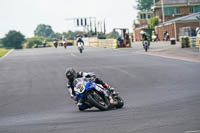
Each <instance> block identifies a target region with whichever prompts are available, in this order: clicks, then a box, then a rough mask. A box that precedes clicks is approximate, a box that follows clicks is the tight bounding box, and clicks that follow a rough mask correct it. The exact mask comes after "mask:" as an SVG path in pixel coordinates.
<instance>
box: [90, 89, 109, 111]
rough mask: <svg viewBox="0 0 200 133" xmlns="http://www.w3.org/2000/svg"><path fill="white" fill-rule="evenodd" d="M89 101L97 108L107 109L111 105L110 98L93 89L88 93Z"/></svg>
mask: <svg viewBox="0 0 200 133" xmlns="http://www.w3.org/2000/svg"><path fill="white" fill-rule="evenodd" d="M87 99H88V100H89V102H90V103H91V104H92V105H93V106H95V107H96V108H98V109H100V110H102V111H106V110H108V109H109V107H110V102H109V99H108V98H107V97H106V96H105V95H102V94H100V93H98V92H96V91H93V92H91V93H89V94H88V95H87Z"/></svg>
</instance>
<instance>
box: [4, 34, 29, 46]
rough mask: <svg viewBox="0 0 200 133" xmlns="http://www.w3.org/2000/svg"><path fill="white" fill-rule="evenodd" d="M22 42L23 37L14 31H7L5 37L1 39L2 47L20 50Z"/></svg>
mask: <svg viewBox="0 0 200 133" xmlns="http://www.w3.org/2000/svg"><path fill="white" fill-rule="evenodd" d="M24 41H25V37H24V35H23V34H21V33H20V32H18V31H15V30H11V31H9V32H8V34H6V36H5V37H4V38H3V39H2V43H3V46H4V47H11V48H15V49H21V48H22V43H23V42H24Z"/></svg>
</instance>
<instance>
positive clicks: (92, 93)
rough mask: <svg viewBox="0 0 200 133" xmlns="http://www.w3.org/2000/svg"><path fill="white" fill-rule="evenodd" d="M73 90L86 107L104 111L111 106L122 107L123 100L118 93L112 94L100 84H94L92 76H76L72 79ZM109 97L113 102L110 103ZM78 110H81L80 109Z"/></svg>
mask: <svg viewBox="0 0 200 133" xmlns="http://www.w3.org/2000/svg"><path fill="white" fill-rule="evenodd" d="M74 85H75V88H74V91H75V94H76V97H77V98H78V100H82V101H83V103H84V104H86V105H87V106H88V107H90V108H91V107H96V108H98V109H99V110H102V111H106V110H109V109H110V108H112V107H116V108H122V107H123V105H124V101H123V99H122V98H121V97H119V95H118V94H113V93H112V92H111V91H109V90H108V89H105V88H104V87H103V86H102V85H100V84H96V83H95V82H94V79H92V78H77V79H75V81H74ZM110 97H112V98H113V103H112V104H111V103H110ZM80 111H83V110H81V109H80Z"/></svg>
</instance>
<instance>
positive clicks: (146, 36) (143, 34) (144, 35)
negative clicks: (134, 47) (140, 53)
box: [140, 30, 150, 46]
mask: <svg viewBox="0 0 200 133" xmlns="http://www.w3.org/2000/svg"><path fill="white" fill-rule="evenodd" d="M140 34H141V36H142V43H143V46H144V41H147V42H148V46H150V41H149V38H148V35H147V34H146V33H145V32H144V31H143V30H142V31H141V32H140Z"/></svg>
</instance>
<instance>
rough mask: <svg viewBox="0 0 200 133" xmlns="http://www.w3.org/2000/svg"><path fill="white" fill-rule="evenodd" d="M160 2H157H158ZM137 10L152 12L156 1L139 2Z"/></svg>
mask: <svg viewBox="0 0 200 133" xmlns="http://www.w3.org/2000/svg"><path fill="white" fill-rule="evenodd" d="M158 1H159V0H155V2H158ZM136 2H137V10H140V11H143V10H150V9H151V6H152V5H153V4H154V0H137V1H136Z"/></svg>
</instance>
